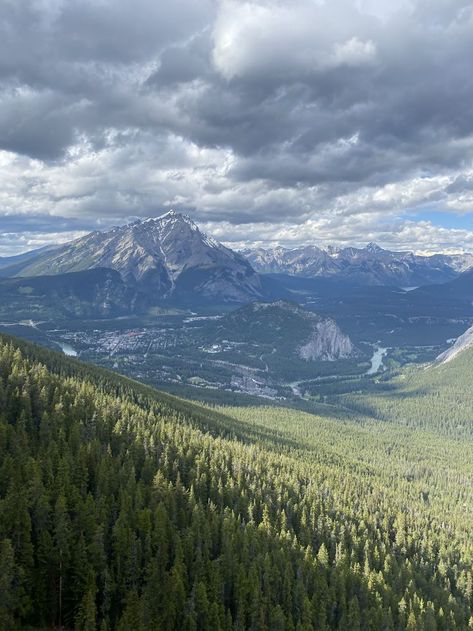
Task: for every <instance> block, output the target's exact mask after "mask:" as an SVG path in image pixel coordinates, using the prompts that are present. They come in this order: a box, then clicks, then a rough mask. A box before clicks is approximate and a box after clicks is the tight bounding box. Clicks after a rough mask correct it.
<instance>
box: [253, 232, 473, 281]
mask: <svg viewBox="0 0 473 631" xmlns="http://www.w3.org/2000/svg"><path fill="white" fill-rule="evenodd" d="M241 253H242V254H243V255H244V256H245V257H246V258H247V259H248V261H249V262H250V263H251V265H252V266H253V268H254V269H255V270H256V271H257V272H260V273H272V274H290V275H293V276H303V277H306V278H317V277H322V278H334V279H343V280H349V281H351V282H354V283H358V284H363V285H396V286H399V287H410V286H419V285H425V284H429V283H443V282H447V281H449V280H452V279H453V278H456V277H457V276H458V275H459V274H460V273H462V272H464V271H465V270H467V269H469V268H471V267H472V266H473V255H472V254H455V255H448V254H435V255H432V256H420V255H417V254H414V253H413V252H391V251H390V250H385V249H383V248H381V247H379V246H378V245H376V244H375V243H370V244H368V245H367V246H366V247H365V248H354V247H348V248H334V247H328V248H327V249H322V248H319V247H317V246H315V245H308V246H304V247H298V248H293V249H288V248H283V247H275V248H270V249H264V248H257V249H246V250H242V252H241Z"/></svg>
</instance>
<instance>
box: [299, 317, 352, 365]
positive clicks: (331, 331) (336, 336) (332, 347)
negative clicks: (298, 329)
mask: <svg viewBox="0 0 473 631" xmlns="http://www.w3.org/2000/svg"><path fill="white" fill-rule="evenodd" d="M354 354H355V347H354V345H353V343H352V341H351V340H350V338H349V337H348V335H345V334H344V333H342V331H341V330H340V328H339V327H338V326H337V324H336V323H335V322H334V321H333V320H322V321H321V322H318V323H317V324H316V325H315V326H314V329H313V332H312V334H311V336H310V338H309V340H308V341H307V342H306V343H305V344H303V345H302V346H301V347H300V348H299V357H300V358H301V359H305V360H306V361H314V360H319V361H335V360H337V359H346V358H348V357H352V356H353V355H354Z"/></svg>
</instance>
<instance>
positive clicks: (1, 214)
mask: <svg viewBox="0 0 473 631" xmlns="http://www.w3.org/2000/svg"><path fill="white" fill-rule="evenodd" d="M25 42H27V43H28V45H27V46H26V45H25ZM472 55H473V7H472V5H471V3H470V2H468V1H467V0H453V1H451V2H445V1H444V0H429V2H427V0H405V1H402V2H396V3H389V2H387V0H386V1H384V0H383V1H381V0H379V1H377V2H373V1H372V0H331V1H330V2H328V1H326V0H294V1H293V2H291V3H289V4H288V3H284V2H281V1H280V0H252V1H240V2H236V1H234V0H223V1H218V0H173V1H172V2H171V0H162V2H159V3H156V2H153V1H152V0H134V1H133V2H132V1H131V0H122V1H120V2H118V3H117V2H112V0H80V1H79V0H67V1H66V0H32V1H31V2H21V1H20V2H13V1H12V0H8V1H7V2H4V3H2V6H1V7H0V166H1V169H0V230H1V231H2V232H6V231H7V230H10V228H9V227H8V220H7V219H6V217H7V216H9V217H13V216H15V217H20V218H24V225H25V226H26V225H28V221H29V219H28V218H29V217H33V218H35V217H36V218H39V217H41V218H48V217H50V218H52V219H51V225H50V231H51V232H55V233H57V232H58V229H56V228H55V226H54V222H57V221H64V222H66V223H67V222H72V221H73V220H74V221H75V222H76V223H75V224H74V226H73V227H71V228H70V232H71V233H72V232H75V231H77V230H78V231H80V230H82V229H84V230H86V229H89V228H90V226H93V225H96V224H97V223H98V222H101V223H100V225H103V226H107V225H109V224H110V223H111V222H115V223H118V222H121V221H126V220H127V218H129V217H132V216H145V215H149V214H159V213H160V212H162V211H163V210H165V209H168V208H170V207H177V208H179V209H182V210H188V211H190V212H191V214H193V216H194V217H195V218H196V219H197V220H198V221H202V222H204V223H205V224H206V225H209V226H212V227H213V228H214V229H215V230H216V231H217V233H218V234H219V235H220V236H221V237H222V238H226V239H228V240H232V239H239V238H240V237H241V234H242V233H244V231H245V230H248V231H250V233H249V236H248V239H249V240H253V241H257V240H258V239H266V240H269V241H272V240H274V239H279V236H281V234H282V233H280V232H279V231H280V230H283V231H284V234H285V235H286V237H284V238H283V237H281V239H282V240H284V239H286V238H288V239H289V240H290V241H291V242H296V241H298V240H299V241H304V240H305V239H306V237H307V235H311V238H313V239H314V240H315V239H319V237H320V235H324V236H323V237H320V238H323V239H331V238H335V237H336V238H338V239H340V234H341V232H342V231H343V234H344V235H346V236H347V239H348V238H349V239H353V240H356V239H358V240H359V239H362V238H364V237H365V236H367V235H368V233H369V235H371V236H372V237H373V240H376V239H377V240H384V241H383V242H385V243H387V242H388V241H389V237H388V232H387V230H388V229H392V230H393V236H392V238H391V241H390V242H393V243H394V241H396V242H397V243H398V244H400V245H401V244H402V245H405V246H408V245H411V246H413V245H414V246H415V245H416V243H417V239H418V237H417V234H416V232H415V229H414V228H415V226H417V225H418V226H419V229H420V232H421V234H422V235H424V237H423V238H424V240H425V235H428V236H429V238H431V239H432V244H434V243H435V244H436V245H435V247H441V243H450V241H452V240H455V239H457V240H458V242H459V243H460V242H461V243H463V244H466V243H470V237H469V236H468V234H466V233H465V232H464V231H463V232H462V231H460V232H455V231H452V229H450V232H449V235H450V236H448V238H447V236H445V235H444V234H443V233H440V232H439V230H440V228H439V227H438V226H433V229H432V230H431V229H430V228H429V229H427V228H426V226H425V225H423V224H420V223H418V222H417V223H415V222H414V223H412V221H413V220H412V217H413V216H414V214H415V213H416V212H418V210H419V209H422V210H426V209H427V210H428V209H433V210H443V211H446V212H451V213H456V214H460V215H461V214H465V213H469V212H472V211H473V195H472V190H473V185H472V184H471V182H472V181H473V177H472V172H473V164H472V159H473V128H472V119H471V103H472V102H473V77H472V74H471V71H470V59H471V58H472ZM373 218H376V221H375V220H374V219H373ZM320 221H323V222H328V223H327V224H325V223H323V224H319V223H318V222H320ZM373 221H375V223H373ZM310 222H312V223H310ZM376 222H377V223H376ZM68 225H69V224H68ZM325 225H330V226H333V231H332V228H330V230H328V229H325V228H323V226H325ZM268 226H272V228H271V229H272V235H273V236H271V234H270V232H268V230H269V228H267V227H268ZM307 226H309V227H310V226H315V227H316V228H317V230H320V232H317V230H316V229H315V228H314V230H312V229H307ZM337 226H338V230H337ZM322 228H323V229H322ZM446 229H447V228H446ZM37 230H38V235H39V234H41V235H46V234H47V232H48V230H47V229H46V227H45V225H44V223H43V219H41V226H40V225H39V223H38V225H37ZM66 232H67V231H66ZM466 232H468V231H466ZM20 233H21V230H20V231H12V232H9V234H20ZM33 233H34V229H33ZM33 233H32V234H33ZM278 235H279V236H278ZM376 235H378V237H376ZM371 236H370V238H371ZM44 238H45V239H46V237H45V236H44ZM343 238H345V237H343ZM409 239H410V241H409ZM4 243H5V240H4ZM23 245H24V242H23V241H22V240H20V241H19V242H18V247H23ZM2 247H3V248H4V247H5V246H2V245H1V244H0V253H1V251H2ZM432 247H433V245H432ZM449 247H450V246H449Z"/></svg>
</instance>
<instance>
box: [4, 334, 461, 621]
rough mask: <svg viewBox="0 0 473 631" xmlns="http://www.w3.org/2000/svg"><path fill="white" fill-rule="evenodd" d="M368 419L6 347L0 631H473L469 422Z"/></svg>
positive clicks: (399, 414) (8, 343) (17, 345)
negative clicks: (211, 401)
mask: <svg viewBox="0 0 473 631" xmlns="http://www.w3.org/2000/svg"><path fill="white" fill-rule="evenodd" d="M463 361H465V360H464V359H463ZM451 374H452V379H455V371H454V370H453V372H452V373H451ZM462 374H463V371H462ZM447 376H448V375H447ZM445 379H446V377H445V375H444V378H443V379H442V380H439V384H440V383H441V382H445ZM452 388H453V385H451V384H450V389H449V391H448V392H447V394H446V397H447V401H448V397H449V396H450V394H449V393H451V391H452ZM424 394H425V393H424ZM434 394H435V397H436V398H437V400H439V401H441V399H442V390H441V386H439V387H438V388H437V389H436V390H435V393H430V394H426V396H430V397H434ZM467 396H468V395H465V397H467ZM465 397H464V401H463V406H464V411H463V412H462V414H458V417H459V418H462V419H464V418H466V414H467V409H468V406H470V408H471V407H472V405H471V402H469V401H468V400H466V398H465ZM429 400H430V401H432V400H433V399H429ZM371 405H372V406H374V403H373V402H372V403H371ZM379 405H380V406H382V410H383V415H384V416H383V420H374V419H373V417H370V416H369V415H368V414H363V413H362V412H358V413H357V415H354V414H347V415H346V417H345V418H344V417H342V416H341V415H335V414H334V415H333V416H332V417H331V416H330V415H329V414H327V415H326V416H324V417H321V416H316V415H313V414H307V413H304V412H301V411H297V410H290V409H285V408H275V407H266V408H265V407H260V408H257V407H240V408H229V407H220V408H218V409H217V408H209V407H205V406H203V405H201V404H192V403H189V402H185V401H183V400H179V399H177V398H173V397H172V396H170V395H165V394H161V393H158V392H157V391H154V390H153V389H151V388H148V387H146V386H143V385H141V384H138V383H135V382H132V381H130V380H127V379H125V378H123V377H120V376H118V375H114V374H113V373H110V372H107V371H105V370H101V369H98V368H93V367H87V366H85V365H83V364H80V363H79V362H77V361H75V360H70V359H67V358H64V357H62V356H60V355H59V354H56V353H54V352H51V351H48V350H45V349H40V348H38V347H35V346H33V345H30V344H27V343H25V342H20V341H18V340H14V339H12V338H7V337H2V338H1V343H0V629H2V630H4V631H10V630H14V629H19V628H24V629H45V628H52V627H62V628H65V629H80V630H87V631H89V630H90V631H91V630H94V629H100V630H101V631H105V630H112V629H118V630H129V629H134V630H135V631H141V630H143V631H145V630H155V629H156V630H161V629H162V630H173V629H182V630H189V631H191V630H207V629H208V630H209V631H210V630H212V631H215V630H222V631H224V630H225V631H227V630H228V631H230V630H246V629H248V630H259V629H261V630H263V629H271V630H274V631H279V630H281V631H285V630H294V631H309V630H312V629H317V630H324V629H325V630H328V629H338V630H353V631H357V630H361V629H363V630H365V629H366V630H387V631H395V630H396V631H397V630H401V629H406V630H410V631H414V630H425V631H435V630H439V631H440V630H445V631H447V630H448V631H449V630H453V629H469V628H473V617H472V616H473V565H472V562H473V537H472V534H473V520H472V510H473V508H472V507H473V464H472V463H473V458H472V456H473V444H472V443H471V442H469V439H467V438H464V437H463V438H462V440H461V441H460V440H459V437H461V436H462V435H464V433H465V432H464V430H463V426H464V422H463V424H462V426H461V427H459V428H458V431H459V433H458V435H457V434H455V428H453V429H452V427H451V426H448V428H449V431H448V432H445V431H443V430H444V425H443V424H442V423H440V422H438V421H435V422H434V423H432V426H431V427H429V426H428V423H427V422H426V420H425V418H423V419H422V422H420V423H419V424H418V425H416V424H415V423H414V422H412V423H411V424H408V423H406V422H405V421H404V420H403V407H402V406H403V403H402V397H398V399H396V398H395V397H393V398H392V406H394V407H395V412H396V413H395V414H392V415H391V417H392V418H391V417H390V416H389V412H388V407H389V406H388V404H387V403H386V395H383V399H382V404H381V403H380V404H379ZM436 407H437V408H438V406H436ZM328 408H329V406H327V409H328ZM406 409H407V410H408V411H412V410H413V409H414V406H413V404H412V400H409V405H408V407H407V408H406ZM427 409H428V408H427ZM439 409H441V408H439ZM414 417H415V415H414ZM472 418H473V417H472ZM390 419H391V420H390ZM414 420H415V418H414Z"/></svg>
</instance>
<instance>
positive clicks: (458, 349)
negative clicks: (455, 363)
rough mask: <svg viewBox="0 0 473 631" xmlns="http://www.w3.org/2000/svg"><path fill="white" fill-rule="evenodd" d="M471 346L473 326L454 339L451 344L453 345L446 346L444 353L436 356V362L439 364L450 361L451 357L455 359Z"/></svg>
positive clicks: (472, 344) (472, 343)
mask: <svg viewBox="0 0 473 631" xmlns="http://www.w3.org/2000/svg"><path fill="white" fill-rule="evenodd" d="M472 346H473V327H470V328H469V329H467V330H466V331H465V333H463V335H460V337H459V338H458V339H457V340H455V343H454V344H453V346H451V347H450V348H448V349H447V350H446V351H445V352H444V353H442V354H441V355H439V356H438V357H437V359H436V362H438V363H440V364H444V363H447V362H450V361H452V360H453V359H455V357H457V356H458V355H459V354H460V353H462V352H463V351H465V350H466V349H468V348H471V347H472Z"/></svg>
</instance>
